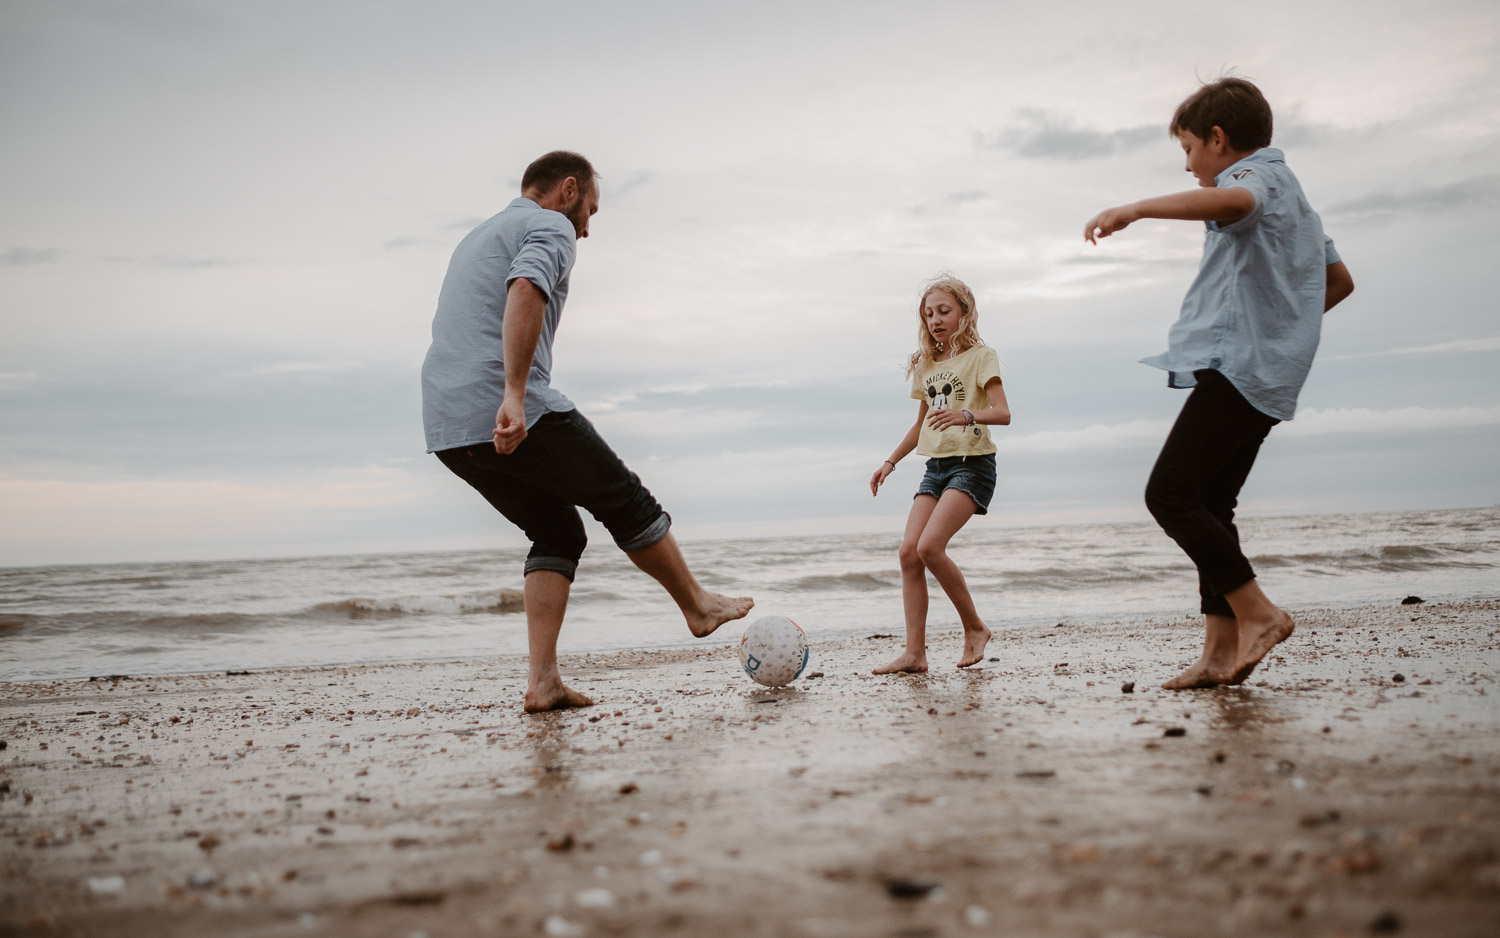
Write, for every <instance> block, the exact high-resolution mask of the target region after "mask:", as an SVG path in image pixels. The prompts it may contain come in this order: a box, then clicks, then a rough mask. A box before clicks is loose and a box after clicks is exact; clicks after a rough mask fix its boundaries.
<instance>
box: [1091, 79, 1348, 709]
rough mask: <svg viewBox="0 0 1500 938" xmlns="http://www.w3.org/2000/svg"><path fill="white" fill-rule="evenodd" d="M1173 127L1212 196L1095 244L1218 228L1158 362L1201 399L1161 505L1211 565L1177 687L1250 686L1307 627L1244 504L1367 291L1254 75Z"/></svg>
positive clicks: (1202, 576)
mask: <svg viewBox="0 0 1500 938" xmlns="http://www.w3.org/2000/svg"><path fill="white" fill-rule="evenodd" d="M1168 129H1169V131H1170V133H1171V134H1172V136H1173V137H1175V138H1177V141H1178V142H1179V143H1181V144H1182V149H1183V152H1184V153H1186V154H1187V167H1186V168H1187V171H1188V172H1190V173H1192V174H1193V175H1194V176H1195V177H1196V178H1197V180H1198V185H1199V186H1200V187H1201V188H1199V189H1197V190H1194V191H1189V192H1180V193H1177V194H1174V195H1164V196H1158V197H1156V198H1150V199H1143V200H1142V201H1140V202H1134V203H1131V204H1129V205H1122V206H1118V207H1116V208H1110V209H1105V210H1104V211H1102V212H1100V213H1099V214H1098V215H1095V216H1094V217H1093V218H1092V219H1090V220H1089V223H1088V224H1087V225H1086V226H1085V227H1084V232H1083V236H1084V239H1085V240H1087V241H1089V242H1090V243H1093V244H1097V243H1098V241H1097V240H1096V238H1104V237H1108V236H1109V235H1111V234H1114V233H1115V232H1116V231H1120V230H1122V229H1124V228H1125V227H1126V226H1127V225H1129V224H1130V223H1131V222H1134V221H1138V220H1140V219H1142V218H1166V219H1180V220H1184V221H1201V222H1205V223H1206V227H1207V234H1206V236H1205V242H1204V246H1203V261H1202V263H1201V264H1200V265H1199V268H1198V276H1197V277H1196V278H1195V279H1194V280H1193V283H1192V286H1190V287H1189V288H1188V293H1187V297H1186V299H1184V300H1183V304H1182V315H1181V317H1180V318H1179V319H1178V320H1177V322H1176V324H1175V325H1173V326H1172V331H1171V333H1170V337H1169V342H1168V349H1167V351H1166V352H1164V353H1163V354H1161V355H1157V356H1154V357H1152V358H1147V359H1143V360H1142V361H1143V362H1144V363H1145V364H1148V365H1153V366H1155V367H1157V368H1161V369H1163V370H1165V371H1166V372H1167V373H1168V379H1167V384H1168V386H1169V387H1174V388H1192V389H1193V392H1192V394H1191V395H1189V397H1188V399H1187V401H1186V403H1184V404H1183V407H1182V413H1181V414H1179V415H1178V417H1177V422H1176V423H1175V424H1174V425H1173V426H1172V432H1171V433H1169V434H1168V435H1167V442H1166V444H1165V445H1164V446H1163V447H1162V451H1161V455H1160V456H1159V457H1158V458H1157V460H1156V466H1155V468H1153V469H1152V470H1151V479H1150V481H1149V482H1147V484H1146V507H1147V508H1149V509H1150V511H1151V514H1152V516H1153V517H1154V518H1156V521H1157V523H1158V524H1160V525H1161V526H1162V529H1163V530H1164V531H1166V532H1167V534H1168V535H1169V536H1171V538H1172V539H1173V540H1175V541H1176V542H1177V544H1178V546H1180V547H1181V548H1182V549H1183V551H1184V552H1185V553H1187V555H1188V556H1189V557H1190V558H1191V559H1192V561H1193V563H1194V564H1195V565H1196V566H1197V568H1198V590H1199V595H1200V596H1201V597H1202V605H1201V609H1202V612H1203V617H1204V631H1205V635H1204V642H1203V654H1202V656H1201V657H1200V658H1199V659H1198V661H1197V662H1196V663H1195V664H1193V665H1192V666H1191V667H1189V668H1188V669H1187V670H1186V671H1184V672H1183V673H1182V674H1180V675H1178V676H1177V677H1175V678H1173V679H1172V680H1170V681H1167V682H1166V683H1165V684H1163V685H1162V686H1163V687H1165V688H1167V689H1169V690H1181V689H1184V688H1189V687H1214V686H1216V685H1219V684H1239V683H1241V682H1242V681H1244V680H1245V679H1246V678H1247V677H1249V676H1250V673H1251V672H1252V671H1254V670H1255V666H1256V665H1258V664H1260V662H1261V659H1263V658H1264V657H1265V656H1266V654H1267V653H1268V652H1269V651H1270V650H1271V649H1272V648H1273V647H1275V646H1276V645H1277V644H1278V643H1280V642H1282V641H1285V640H1286V638H1287V637H1288V636H1290V635H1291V634H1292V630H1293V628H1294V625H1293V622H1292V617H1291V616H1289V615H1287V614H1286V613H1285V612H1283V611H1282V610H1281V609H1280V608H1278V607H1277V606H1276V605H1274V604H1273V603H1272V602H1271V601H1270V599H1268V598H1267V597H1266V594H1265V593H1263V592H1261V589H1260V586H1259V585H1258V584H1257V583H1256V581H1255V572H1254V571H1253V570H1252V569H1251V568H1250V562H1249V561H1248V560H1246V559H1245V555H1244V554H1243V553H1242V552H1241V551H1240V546H1239V533H1238V532H1237V531H1236V530H1235V526H1234V508H1235V503H1236V499H1237V498H1238V496H1239V492H1240V488H1241V487H1242V486H1243V485H1244V484H1245V478H1246V476H1247V475H1248V474H1249V472H1250V467H1251V465H1253V464H1254V462H1255V456H1256V453H1257V452H1259V450H1260V444H1261V442H1262V441H1263V440H1264V439H1265V438H1266V434H1267V433H1269V432H1270V430H1271V428H1272V427H1274V426H1275V425H1276V424H1277V423H1279V422H1280V421H1282V420H1291V419H1292V416H1293V414H1294V413H1295V412H1296V408H1297V393H1298V392H1299V391H1300V390H1301V389H1302V383H1303V382H1304V381H1305V380H1306V379H1307V372H1308V369H1309V368H1310V367H1311V365H1312V359H1313V353H1314V352H1315V351H1317V348H1318V334H1319V330H1320V327H1321V323H1322V316H1323V314H1324V313H1325V312H1327V311H1328V310H1330V309H1332V308H1333V307H1334V306H1336V305H1338V303H1339V302H1340V301H1342V300H1343V299H1344V298H1345V297H1347V296H1348V295H1349V294H1350V293H1352V292H1353V290H1354V281H1353V280H1352V279H1351V278H1350V276H1349V271H1348V269H1347V268H1346V267H1345V266H1344V264H1343V262H1342V261H1340V260H1339V256H1338V253H1337V252H1336V251H1335V250H1334V247H1333V242H1332V241H1331V240H1330V239H1328V238H1327V237H1326V236H1325V235H1324V234H1323V224H1322V222H1321V221H1320V220H1319V219H1318V215H1317V213H1316V212H1314V211H1313V210H1312V208H1311V207H1310V206H1309V205H1308V204H1307V199H1306V198H1305V197H1304V196H1303V194H1302V187H1301V186H1300V185H1298V183H1297V177H1296V176H1294V175H1292V171H1291V170H1290V169H1288V168H1287V165H1286V161H1285V158H1284V157H1283V156H1282V153H1281V151H1280V150H1276V149H1272V148H1271V146H1270V143H1271V106H1270V105H1269V104H1267V103H1266V99H1265V97H1263V96H1262V95H1261V93H1260V89H1258V88H1256V87H1255V86H1254V85H1253V84H1251V83H1250V82H1248V81H1245V80H1244V79H1242V78H1224V79H1220V80H1219V81H1216V82H1213V83H1212V84H1206V85H1204V86H1203V87H1201V88H1199V89H1198V90H1197V91H1195V92H1194V93H1193V94H1191V95H1189V96H1188V98H1187V100H1185V101H1183V102H1182V104H1180V105H1178V107H1177V112H1176V113H1175V114H1173V115H1172V123H1171V124H1170V126H1169V128H1168Z"/></svg>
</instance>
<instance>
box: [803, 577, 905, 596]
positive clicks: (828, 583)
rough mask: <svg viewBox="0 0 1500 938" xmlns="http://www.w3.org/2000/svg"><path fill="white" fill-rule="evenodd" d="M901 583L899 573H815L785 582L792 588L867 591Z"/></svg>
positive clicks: (897, 585)
mask: <svg viewBox="0 0 1500 938" xmlns="http://www.w3.org/2000/svg"><path fill="white" fill-rule="evenodd" d="M900 585H901V574H899V573H815V574H812V575H810V576H803V577H798V578H797V579H795V580H792V581H791V582H790V583H788V584H787V589H792V590H856V591H859V592H868V591H870V590H883V589H890V588H892V587H899V586H900Z"/></svg>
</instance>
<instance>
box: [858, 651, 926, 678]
mask: <svg viewBox="0 0 1500 938" xmlns="http://www.w3.org/2000/svg"><path fill="white" fill-rule="evenodd" d="M926 670H927V656H926V655H914V654H912V653H911V652H909V651H903V652H902V653H901V654H900V655H899V656H897V658H896V660H895V661H892V662H891V663H890V664H888V665H886V666H885V667H882V668H876V669H875V670H873V671H871V672H870V673H871V674H898V673H900V672H903V671H904V672H907V673H909V674H921V673H922V672H923V671H926Z"/></svg>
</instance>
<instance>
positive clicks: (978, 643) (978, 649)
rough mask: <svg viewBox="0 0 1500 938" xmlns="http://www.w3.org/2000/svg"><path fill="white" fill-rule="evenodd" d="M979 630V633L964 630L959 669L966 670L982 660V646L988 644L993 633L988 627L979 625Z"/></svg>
mask: <svg viewBox="0 0 1500 938" xmlns="http://www.w3.org/2000/svg"><path fill="white" fill-rule="evenodd" d="M979 628H980V631H977V632H971V631H969V630H968V629H964V656H963V657H962V658H960V659H958V666H959V667H960V668H967V667H969V666H970V665H973V664H978V663H979V662H981V661H983V660H984V646H986V645H988V644H989V643H990V636H991V635H993V634H994V633H993V632H991V631H990V629H989V626H986V625H981V626H980V627H979Z"/></svg>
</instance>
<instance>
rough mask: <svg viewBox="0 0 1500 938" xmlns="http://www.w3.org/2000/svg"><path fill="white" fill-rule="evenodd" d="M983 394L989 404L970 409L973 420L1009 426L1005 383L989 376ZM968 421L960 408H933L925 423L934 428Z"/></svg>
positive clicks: (943, 427)
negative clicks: (982, 408)
mask: <svg viewBox="0 0 1500 938" xmlns="http://www.w3.org/2000/svg"><path fill="white" fill-rule="evenodd" d="M984 396H985V397H986V398H987V399H988V400H989V405H990V406H988V407H986V408H985V409H984V410H974V411H970V413H972V414H973V415H974V422H975V423H987V424H992V425H995V426H1001V427H1008V426H1010V402H1009V401H1007V400H1006V399H1005V385H1003V384H1001V383H1000V379H999V378H991V379H990V382H989V384H986V385H985V386H984ZM923 406H926V405H923ZM918 422H920V420H919V421H918ZM968 423H969V418H967V417H965V416H964V412H963V411H961V410H935V411H933V412H932V415H931V416H929V417H928V418H927V425H928V426H929V427H932V428H933V429H935V430H943V429H946V428H948V427H959V426H966V425H968Z"/></svg>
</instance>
